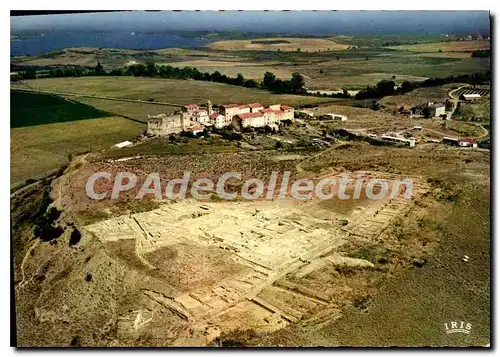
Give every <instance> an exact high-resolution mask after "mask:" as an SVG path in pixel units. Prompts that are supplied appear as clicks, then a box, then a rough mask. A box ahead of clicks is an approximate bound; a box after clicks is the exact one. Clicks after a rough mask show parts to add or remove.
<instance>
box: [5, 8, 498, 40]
mask: <svg viewBox="0 0 500 357" xmlns="http://www.w3.org/2000/svg"><path fill="white" fill-rule="evenodd" d="M49 29H51V30H82V29H85V30H96V31H107V30H109V31H116V30H126V31H166V30H182V31H187V30H208V31H239V32H284V33H304V34H351V35H381V34H386V35H403V34H422V35H423V34H426V35H439V34H446V33H449V34H459V35H462V34H469V33H472V34H477V33H489V13H488V12H487V11H239V12H238V11H198V12H197V11H180V12H174V11H160V12H145V11H129V12H110V13H92V14H66V15H37V16H18V17H11V30H12V33H16V32H18V31H24V30H34V31H47V30H49Z"/></svg>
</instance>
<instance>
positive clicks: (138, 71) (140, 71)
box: [127, 63, 146, 77]
mask: <svg viewBox="0 0 500 357" xmlns="http://www.w3.org/2000/svg"><path fill="white" fill-rule="evenodd" d="M127 72H128V73H129V74H131V75H133V76H134V77H139V76H144V75H145V74H146V66H145V65H143V64H141V63H139V64H133V65H131V66H130V67H129V68H128V70H127Z"/></svg>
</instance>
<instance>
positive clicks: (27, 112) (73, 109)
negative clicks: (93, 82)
mask: <svg viewBox="0 0 500 357" xmlns="http://www.w3.org/2000/svg"><path fill="white" fill-rule="evenodd" d="M10 108H11V111H10V127H11V128H20V127H25V126H32V125H42V124H51V123H63V122H68V121H74V120H83V119H94V118H103V117H109V116H111V114H109V113H107V112H104V111H101V110H98V109H95V108H93V107H91V106H88V105H85V104H82V103H78V102H74V101H70V100H65V99H64V98H61V97H58V96H55V95H47V94H35V93H26V92H18V91H11V93H10Z"/></svg>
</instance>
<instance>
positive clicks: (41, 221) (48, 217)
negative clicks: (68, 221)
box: [33, 186, 64, 242]
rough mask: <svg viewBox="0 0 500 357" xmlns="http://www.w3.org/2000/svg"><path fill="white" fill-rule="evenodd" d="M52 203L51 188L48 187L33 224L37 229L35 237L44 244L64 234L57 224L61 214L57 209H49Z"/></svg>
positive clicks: (34, 231)
mask: <svg viewBox="0 0 500 357" xmlns="http://www.w3.org/2000/svg"><path fill="white" fill-rule="evenodd" d="M51 203H52V200H51V198H50V188H49V186H46V187H45V190H44V191H43V197H42V201H41V203H40V206H39V209H38V212H37V213H36V215H35V217H34V222H33V223H34V226H35V229H34V230H33V233H34V235H35V236H36V237H38V238H40V239H41V240H42V241H44V242H49V241H52V240H54V239H57V238H59V237H60V236H61V234H63V233H64V229H63V228H61V227H59V226H57V225H56V224H55V222H56V221H57V219H58V218H59V216H60V215H61V212H60V211H59V210H58V209H57V208H55V207H51V208H50V209H48V206H49V205H50V204H51Z"/></svg>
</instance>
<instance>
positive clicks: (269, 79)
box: [262, 72, 276, 90]
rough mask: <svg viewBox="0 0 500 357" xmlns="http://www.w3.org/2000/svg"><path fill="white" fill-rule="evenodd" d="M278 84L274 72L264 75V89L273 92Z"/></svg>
mask: <svg viewBox="0 0 500 357" xmlns="http://www.w3.org/2000/svg"><path fill="white" fill-rule="evenodd" d="M275 83H276V76H275V75H274V73H272V72H266V73H264V80H263V81H262V88H266V89H269V90H272V89H273V88H274V86H275Z"/></svg>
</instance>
